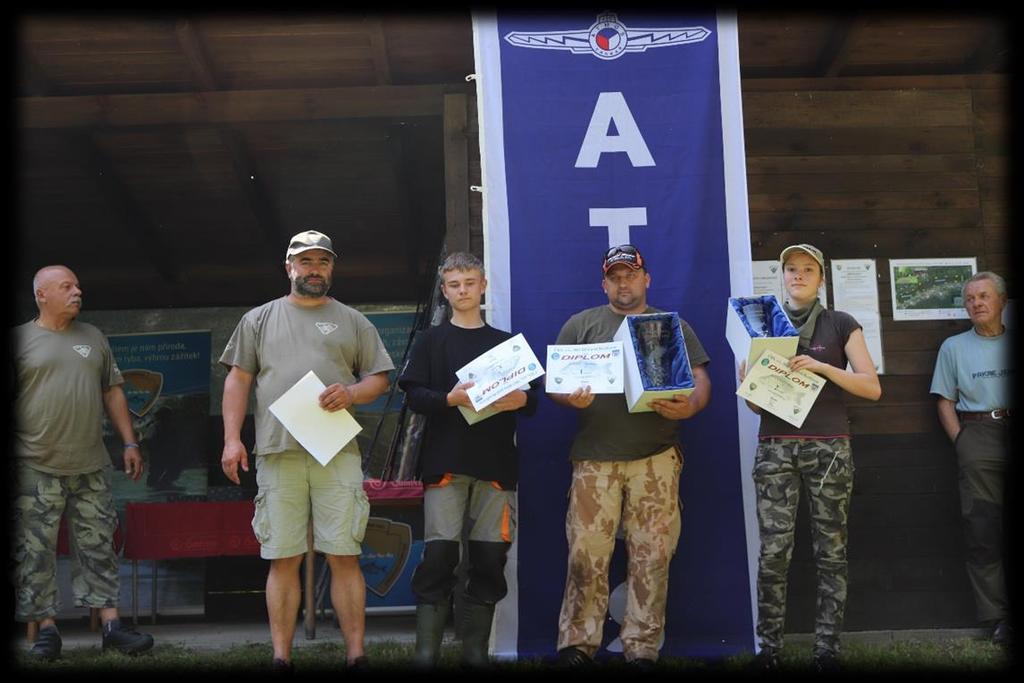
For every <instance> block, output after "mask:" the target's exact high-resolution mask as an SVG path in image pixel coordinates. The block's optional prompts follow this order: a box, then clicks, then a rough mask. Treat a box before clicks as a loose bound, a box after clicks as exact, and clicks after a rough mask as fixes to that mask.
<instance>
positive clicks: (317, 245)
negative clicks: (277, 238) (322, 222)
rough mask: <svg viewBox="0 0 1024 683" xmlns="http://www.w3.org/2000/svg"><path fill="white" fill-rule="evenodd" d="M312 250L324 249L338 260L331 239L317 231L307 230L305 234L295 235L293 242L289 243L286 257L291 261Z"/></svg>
mask: <svg viewBox="0 0 1024 683" xmlns="http://www.w3.org/2000/svg"><path fill="white" fill-rule="evenodd" d="M310 249H323V250H324V251H327V252H330V253H331V256H333V257H334V258H338V255H337V254H335V253H334V249H333V248H332V247H331V238H330V237H328V236H327V235H325V234H323V233H322V232H317V231H316V230H306V231H305V232H300V233H298V234H297V235H293V236H292V239H291V241H289V242H288V251H287V252H286V253H285V255H284V257H285V258H286V259H290V258H291V257H293V256H296V255H298V254H301V253H302V252H304V251H309V250H310Z"/></svg>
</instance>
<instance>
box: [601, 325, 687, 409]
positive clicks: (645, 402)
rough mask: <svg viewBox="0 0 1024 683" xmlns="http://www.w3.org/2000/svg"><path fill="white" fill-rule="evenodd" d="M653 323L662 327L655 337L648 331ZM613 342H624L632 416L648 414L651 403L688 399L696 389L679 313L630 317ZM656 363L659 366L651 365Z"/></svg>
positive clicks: (627, 398)
mask: <svg viewBox="0 0 1024 683" xmlns="http://www.w3.org/2000/svg"><path fill="white" fill-rule="evenodd" d="M651 323H660V329H659V330H658V333H657V336H656V337H652V333H653V330H652V329H649V328H648V325H650V324H651ZM645 328H647V329H645ZM614 340H615V341H621V342H622V351H623V375H624V380H625V381H624V385H625V386H624V388H625V391H624V395H625V397H626V406H627V407H628V408H629V412H631V413H640V412H649V411H651V410H653V408H651V401H654V400H656V399H664V398H671V397H672V396H674V395H676V394H686V395H689V394H690V393H691V392H693V390H694V389H695V388H696V384H695V383H694V381H693V372H692V370H691V369H690V357H689V355H688V354H687V352H686V343H685V342H684V340H683V331H682V328H681V327H680V325H679V315H678V314H677V313H647V314H643V315H627V316H626V318H625V319H624V320H623V321H622V324H621V325H620V326H619V329H618V331H617V332H616V333H615V337H614ZM654 361H656V362H657V366H653V365H652V364H651V363H652V362H654Z"/></svg>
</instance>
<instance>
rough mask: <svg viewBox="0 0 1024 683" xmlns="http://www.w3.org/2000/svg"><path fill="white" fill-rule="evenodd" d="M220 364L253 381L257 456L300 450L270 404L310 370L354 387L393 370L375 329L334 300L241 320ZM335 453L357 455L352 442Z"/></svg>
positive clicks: (284, 306) (285, 305)
mask: <svg viewBox="0 0 1024 683" xmlns="http://www.w3.org/2000/svg"><path fill="white" fill-rule="evenodd" d="M220 363H221V364H222V365H224V366H226V367H227V368H228V369H229V370H230V368H231V366H233V365H237V366H238V367H240V368H241V369H242V370H244V371H246V372H248V373H249V374H251V375H254V376H255V380H256V406H255V409H254V410H253V414H254V415H255V418H256V449H255V451H254V452H255V453H258V454H260V455H270V454H271V453H281V452H283V451H295V450H304V449H303V448H302V446H301V445H300V444H299V442H298V441H296V440H295V439H294V438H293V437H292V435H291V434H289V433H288V430H286V429H285V428H284V425H282V424H281V423H280V422H278V420H277V418H276V417H274V415H273V414H272V413H271V412H270V404H271V403H273V402H274V401H276V400H277V399H278V397H280V396H281V394H283V393H284V392H286V391H288V390H289V389H291V388H292V385H294V384H295V383H296V382H298V381H299V380H300V379H302V378H303V376H305V374H306V373H307V372H309V371H310V370H312V371H313V372H315V373H316V376H317V377H319V378H320V381H321V382H323V383H324V385H325V386H330V385H332V384H335V383H341V384H345V385H349V384H355V383H356V382H357V381H358V380H361V379H363V378H364V377H367V376H369V375H374V374H377V373H378V372H387V371H388V370H393V369H394V367H395V366H394V364H393V363H392V362H391V357H390V356H388V352H387V349H385V348H384V342H383V341H381V338H380V335H379V334H378V333H377V328H375V327H374V326H373V323H371V322H370V321H369V320H368V319H367V318H366V316H365V315H363V314H362V313H360V312H359V311H357V310H355V309H354V308H351V307H349V306H346V305H345V304H343V303H341V302H339V301H336V300H334V299H331V300H329V301H328V302H327V303H325V304H323V305H321V306H314V307H312V308H305V307H303V306H298V305H296V304H294V303H292V302H291V300H289V299H288V297H287V296H283V297H281V298H280V299H274V300H273V301H270V302H268V303H266V304H263V305H262V306H260V307H258V308H254V309H252V310H251V311H249V312H248V313H246V314H245V315H244V316H242V320H241V321H239V323H238V326H237V327H236V328H235V331H234V332H233V333H232V335H231V339H229V340H228V343H227V345H226V346H225V347H224V353H222V354H221V356H220ZM357 377H358V379H357ZM341 450H342V452H348V453H355V454H356V455H358V454H359V446H358V444H357V443H356V439H352V440H351V441H349V442H348V444H346V446H345V447H344V448H342V449H341Z"/></svg>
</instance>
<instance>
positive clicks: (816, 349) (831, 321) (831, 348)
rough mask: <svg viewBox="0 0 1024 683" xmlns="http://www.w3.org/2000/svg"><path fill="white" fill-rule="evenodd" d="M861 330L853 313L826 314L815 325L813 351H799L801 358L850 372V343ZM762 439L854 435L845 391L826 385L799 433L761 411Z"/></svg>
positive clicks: (811, 347) (828, 312)
mask: <svg viewBox="0 0 1024 683" xmlns="http://www.w3.org/2000/svg"><path fill="white" fill-rule="evenodd" d="M859 329H861V325H860V323H858V322H857V321H856V319H854V317H853V316H852V315H850V314H849V313H843V312H842V311H830V310H827V309H826V310H824V311H822V312H821V315H819V316H818V320H817V322H816V323H815V325H814V335H813V336H812V337H811V345H810V348H809V349H804V348H799V349H797V355H800V354H806V355H808V356H810V357H811V358H813V359H815V360H818V361H821V362H822V363H828V364H829V365H833V366H835V367H837V368H842V369H843V370H845V369H846V364H847V362H848V360H847V358H846V342H847V341H849V339H850V335H851V334H853V332H854V330H859ZM758 435H759V436H760V437H761V438H767V437H771V436H777V437H780V436H793V437H799V438H803V439H811V438H814V437H837V436H849V435H850V421H849V420H848V419H847V417H846V405H845V404H844V403H843V390H842V389H840V388H839V386H838V385H837V384H835V382H826V383H825V388H824V389H823V390H822V392H821V395H820V396H818V398H817V400H815V401H814V405H813V406H811V412H809V413H808V414H807V419H806V420H804V423H803V426H801V427H800V428H799V429H797V428H796V427H794V426H793V425H791V424H789V423H788V422H786V421H785V420H783V419H781V418H778V417H775V416H774V415H772V414H771V413H769V412H768V411H767V410H762V411H761V429H760V431H759V432H758Z"/></svg>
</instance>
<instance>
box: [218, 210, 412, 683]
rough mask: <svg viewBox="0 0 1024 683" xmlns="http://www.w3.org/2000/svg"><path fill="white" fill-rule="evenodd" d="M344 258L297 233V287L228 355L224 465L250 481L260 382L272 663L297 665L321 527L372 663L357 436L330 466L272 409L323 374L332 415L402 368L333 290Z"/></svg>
mask: <svg viewBox="0 0 1024 683" xmlns="http://www.w3.org/2000/svg"><path fill="white" fill-rule="evenodd" d="M336 258H337V254H336V253H335V252H334V249H333V247H332V245H331V239H330V238H329V237H327V235H324V234H323V233H320V232H317V231H316V230H307V231H305V232H300V233H299V234H297V235H295V236H294V237H292V239H291V241H290V243H289V244H288V250H287V253H286V255H285V263H284V269H285V273H287V275H288V279H289V280H290V281H291V292H290V293H289V294H288V295H286V296H283V297H281V298H279V299H274V300H273V301H270V302H268V303H266V304H264V305H262V306H259V307H258V308H254V309H253V310H251V311H249V312H248V313H246V314H245V315H244V316H243V317H242V320H241V321H240V322H239V323H238V326H237V327H236V328H235V331H234V333H233V334H232V335H231V339H230V340H229V341H228V343H227V346H225V348H224V353H223V354H221V357H220V362H221V363H222V364H223V365H225V366H226V367H227V368H228V369H229V372H228V376H227V378H226V379H225V381H224V402H223V414H224V452H223V455H222V456H221V468H222V469H223V470H224V474H225V475H227V477H228V479H230V480H231V481H233V482H235V483H236V484H238V483H239V475H238V467H239V466H241V467H242V469H243V470H244V471H246V472H248V471H249V455H248V453H247V451H246V448H245V446H244V445H243V444H242V441H241V429H242V421H243V420H244V419H245V413H246V407H247V405H248V400H249V390H250V388H251V387H252V385H253V383H254V382H255V385H256V407H255V410H254V415H255V420H256V448H255V454H256V462H255V464H256V481H257V484H258V487H259V490H258V493H257V495H256V513H255V515H254V517H253V520H252V527H253V531H254V532H255V534H256V538H257V539H258V540H259V542H260V555H261V557H263V558H264V559H269V560H270V572H269V574H268V576H267V612H268V614H269V618H270V637H271V641H272V642H273V646H274V659H273V668H274V669H275V670H280V671H285V672H287V671H291V669H292V664H291V649H292V639H293V637H294V635H295V625H296V620H297V615H298V609H299V603H300V602H301V598H302V588H301V584H300V581H299V566H300V565H301V563H302V558H303V557H304V556H305V554H306V552H307V550H308V546H307V542H306V530H307V525H308V524H310V523H312V525H313V547H314V549H315V550H316V551H319V552H322V553H324V555H325V556H326V557H327V563H328V565H329V566H330V568H331V604H332V606H333V607H334V612H335V614H337V615H338V623H339V626H340V628H341V634H342V638H343V639H344V640H345V654H346V658H347V662H348V666H349V667H352V668H365V666H366V663H367V662H366V657H365V656H364V654H363V639H364V632H365V605H366V582H365V580H364V579H363V574H362V570H361V569H360V567H359V554H360V552H361V550H362V549H361V547H360V543H361V541H362V539H363V533H364V532H365V530H366V523H367V520H368V517H369V508H370V506H369V501H368V500H367V497H366V494H365V493H364V491H363V471H362V462H361V458H360V455H359V447H358V445H357V443H356V441H355V440H354V439H353V440H352V441H350V442H349V443H348V444H346V445H345V446H344V447H343V448H342V449H341V451H340V452H339V453H338V454H337V455H335V456H334V458H332V459H331V460H330V461H329V462H328V463H327V465H321V464H320V462H319V461H317V460H316V459H315V458H313V456H312V455H310V454H309V452H308V451H306V450H305V449H304V448H303V447H302V446H301V445H300V444H299V443H298V442H297V441H296V440H295V439H294V438H293V437H292V435H291V434H289V433H288V430H286V429H285V427H284V425H282V424H281V423H280V422H279V421H278V420H277V419H276V418H275V417H274V416H273V415H272V414H271V413H270V412H269V406H270V404H272V403H273V402H274V401H275V400H277V398H278V397H279V396H281V394H283V393H284V392H286V391H287V390H288V389H290V388H291V387H292V386H293V385H294V384H295V383H296V382H297V381H298V380H299V379H301V378H302V377H303V376H304V375H305V374H306V373H307V372H309V371H310V370H312V371H313V372H315V373H316V375H317V377H319V378H320V380H321V381H322V382H323V383H324V384H325V385H326V389H324V391H323V393H321V394H320V396H319V404H320V408H322V409H323V410H326V411H329V412H335V411H338V410H345V409H347V408H350V407H351V406H353V405H363V404H366V403H372V402H373V401H374V400H376V398H377V397H378V396H380V395H381V394H382V393H384V391H386V390H387V388H388V376H387V373H388V371H389V370H392V369H394V365H393V364H392V362H391V358H390V357H389V356H388V353H387V351H386V350H385V348H384V343H383V342H382V341H381V339H380V335H379V334H378V333H377V330H376V328H374V326H373V324H372V323H370V321H369V320H367V319H366V316H364V315H363V314H362V313H360V312H359V311H357V310H355V309H353V308H350V307H348V306H345V305H344V304H342V303H340V302H338V301H336V300H335V299H334V298H332V297H329V296H327V292H328V291H329V290H330V288H331V275H332V273H333V271H334V263H335V259H336Z"/></svg>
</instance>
